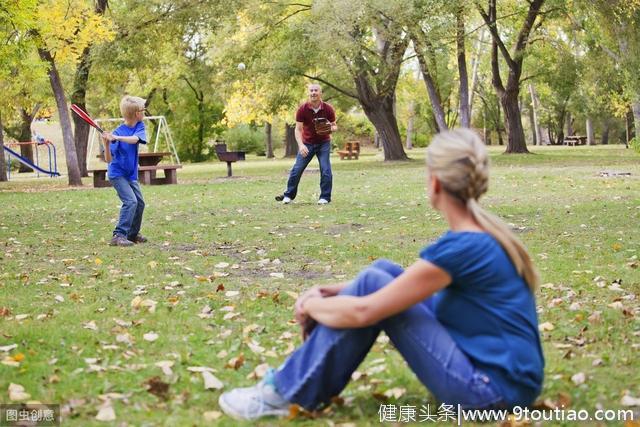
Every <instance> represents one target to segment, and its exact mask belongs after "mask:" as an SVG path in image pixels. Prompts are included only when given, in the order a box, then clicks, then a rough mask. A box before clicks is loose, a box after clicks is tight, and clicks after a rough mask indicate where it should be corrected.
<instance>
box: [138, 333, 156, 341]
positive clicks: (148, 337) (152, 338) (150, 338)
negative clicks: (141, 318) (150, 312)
mask: <svg viewBox="0 0 640 427" xmlns="http://www.w3.org/2000/svg"><path fill="white" fill-rule="evenodd" d="M158 337H159V335H158V334H156V333H155V332H149V333H147V334H144V335H143V336H142V338H144V340H145V341H150V342H154V341H155V340H157V339H158Z"/></svg>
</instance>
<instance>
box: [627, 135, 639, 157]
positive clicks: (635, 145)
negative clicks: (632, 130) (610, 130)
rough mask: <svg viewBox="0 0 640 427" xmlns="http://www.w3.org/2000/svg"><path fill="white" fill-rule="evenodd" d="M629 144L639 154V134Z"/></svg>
mask: <svg viewBox="0 0 640 427" xmlns="http://www.w3.org/2000/svg"><path fill="white" fill-rule="evenodd" d="M629 146H630V147H631V148H633V150H634V151H635V152H636V153H638V154H640V136H636V137H635V138H633V139H632V140H631V142H629Z"/></svg>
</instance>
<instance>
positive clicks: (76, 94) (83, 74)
mask: <svg viewBox="0 0 640 427" xmlns="http://www.w3.org/2000/svg"><path fill="white" fill-rule="evenodd" d="M108 4H109V1H108V0H97V1H96V2H95V8H94V10H95V12H96V13H97V14H99V15H104V12H105V11H106V10H107V6H108ZM90 70H91V45H89V46H87V47H86V48H85V49H84V50H83V51H82V55H81V56H80V62H78V66H77V68H76V73H75V76H74V79H73V90H72V92H71V103H72V104H76V105H77V106H79V107H80V108H82V109H83V110H84V111H87V108H86V107H87V105H86V95H87V86H88V84H89V71H90ZM72 118H73V125H74V145H75V146H76V154H77V156H78V167H79V169H80V174H81V175H82V176H89V173H88V172H87V161H88V159H87V148H88V145H89V131H90V127H89V124H88V123H87V122H85V121H84V120H82V119H81V118H80V117H79V116H78V115H77V114H73V115H72Z"/></svg>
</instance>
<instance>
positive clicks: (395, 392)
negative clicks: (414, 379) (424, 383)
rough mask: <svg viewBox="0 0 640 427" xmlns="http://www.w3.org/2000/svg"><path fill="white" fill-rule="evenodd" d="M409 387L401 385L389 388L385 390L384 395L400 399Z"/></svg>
mask: <svg viewBox="0 0 640 427" xmlns="http://www.w3.org/2000/svg"><path fill="white" fill-rule="evenodd" d="M406 392H407V389H405V388H401V387H394V388H390V389H389V390H387V391H385V392H384V395H385V396H387V397H388V398H392V397H393V398H395V399H400V398H401V397H402V396H403V395H404V394H405V393H406Z"/></svg>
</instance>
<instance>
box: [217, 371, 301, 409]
mask: <svg viewBox="0 0 640 427" xmlns="http://www.w3.org/2000/svg"><path fill="white" fill-rule="evenodd" d="M218 404H219V405H220V408H221V409H222V410H223V411H224V412H225V414H227V415H229V416H230V417H232V418H235V419H236V420H255V419H257V418H261V417H266V416H270V415H275V416H287V415H289V402H287V401H286V400H285V399H284V398H283V397H282V396H280V394H278V392H277V391H276V388H275V385H274V383H273V370H272V369H270V370H269V371H268V372H267V374H266V375H265V377H264V379H263V380H262V381H260V382H259V383H258V384H256V385H254V386H253V387H245V388H236V389H233V390H231V391H228V392H226V393H222V394H221V395H220V398H219V399H218Z"/></svg>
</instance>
